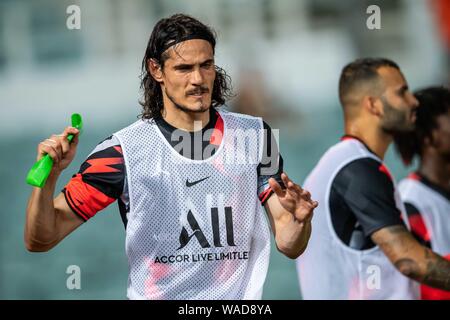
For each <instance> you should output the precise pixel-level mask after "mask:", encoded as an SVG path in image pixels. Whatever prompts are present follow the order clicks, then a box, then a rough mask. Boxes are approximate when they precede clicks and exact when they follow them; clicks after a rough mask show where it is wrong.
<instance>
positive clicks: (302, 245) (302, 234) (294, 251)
mask: <svg viewBox="0 0 450 320" xmlns="http://www.w3.org/2000/svg"><path fill="white" fill-rule="evenodd" d="M287 220H288V221H286V222H284V223H282V225H281V226H280V227H279V228H278V230H277V233H276V235H275V239H276V242H277V247H278V249H279V250H280V251H281V252H283V253H284V254H285V255H286V256H287V257H289V258H291V259H295V258H297V257H299V256H300V255H301V254H302V253H303V252H304V251H305V249H306V246H307V245H308V241H309V237H310V236H311V222H310V221H307V222H299V221H297V220H296V219H295V218H294V216H293V215H290V217H289V218H288V219H287Z"/></svg>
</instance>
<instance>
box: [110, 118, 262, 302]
mask: <svg viewBox="0 0 450 320" xmlns="http://www.w3.org/2000/svg"><path fill="white" fill-rule="evenodd" d="M220 115H221V117H222V118H223V121H224V135H223V139H222V142H221V145H220V146H219V148H218V149H217V151H216V153H215V154H214V155H213V156H212V157H210V158H208V159H206V160H201V161H199V160H191V159H188V158H185V157H183V156H181V155H180V154H179V153H178V152H177V151H176V150H174V148H173V147H172V146H171V145H170V144H169V142H168V141H167V140H166V139H165V137H164V136H163V134H162V133H161V132H160V131H159V128H158V126H157V125H156V124H155V123H154V122H153V121H137V122H136V123H135V124H133V125H131V126H129V127H127V128H125V129H123V130H121V131H119V132H118V133H116V136H117V137H118V139H119V140H120V143H121V146H122V150H123V154H124V158H125V166H126V169H127V177H128V181H127V183H128V187H129V193H130V212H129V214H128V217H127V218H128V224H127V230H126V251H127V256H128V261H129V268H130V274H129V284H128V297H129V298H130V299H260V298H261V295H262V289H263V284H264V280H265V277H266V274H267V268H268V263H269V254H270V230H269V226H268V223H267V220H266V217H265V212H264V211H263V208H262V206H261V204H260V202H259V199H258V197H257V166H258V163H259V162H260V160H261V157H262V143H263V130H262V129H263V125H262V120H261V119H260V118H254V117H250V116H245V115H238V114H234V113H230V112H225V111H220ZM236 136H238V138H237V137H236ZM242 136H245V137H246V138H245V139H244V141H242ZM239 139H240V140H239ZM199 147H200V148H201V145H200V146H199Z"/></svg>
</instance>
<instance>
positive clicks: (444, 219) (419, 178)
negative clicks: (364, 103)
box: [394, 87, 450, 300]
mask: <svg viewBox="0 0 450 320" xmlns="http://www.w3.org/2000/svg"><path fill="white" fill-rule="evenodd" d="M415 97H416V98H417V100H418V101H419V108H418V109H417V120H416V128H415V130H414V131H412V132H407V133H403V134H401V135H396V136H394V142H395V146H396V148H397V150H398V151H399V153H400V155H401V157H402V159H403V162H404V163H405V164H406V165H410V164H411V162H412V160H413V158H415V157H416V156H417V157H418V158H419V168H418V170H417V171H416V172H414V173H411V174H410V175H409V176H408V177H407V178H405V179H403V180H402V181H401V182H400V184H399V192H400V196H401V198H402V200H403V202H404V204H405V208H406V212H407V214H408V220H409V224H410V226H411V232H412V234H413V235H414V236H415V237H416V239H418V241H419V242H421V243H422V244H423V245H425V246H427V247H429V248H431V249H432V250H433V251H435V252H436V253H438V254H440V255H442V256H446V258H447V260H448V259H449V258H450V215H449V214H450V90H449V89H448V88H444V87H431V88H427V89H424V90H420V91H417V92H416V93H415ZM421 294H422V299H427V300H428V299H450V292H448V291H442V290H439V289H434V288H431V287H429V286H426V285H422V286H421Z"/></svg>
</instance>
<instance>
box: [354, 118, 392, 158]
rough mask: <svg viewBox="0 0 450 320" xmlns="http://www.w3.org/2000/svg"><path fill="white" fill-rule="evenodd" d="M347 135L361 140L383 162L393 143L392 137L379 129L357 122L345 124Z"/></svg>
mask: <svg viewBox="0 0 450 320" xmlns="http://www.w3.org/2000/svg"><path fill="white" fill-rule="evenodd" d="M345 134H346V135H350V136H353V137H356V138H358V139H360V140H361V141H362V142H364V143H365V144H366V146H367V147H368V148H369V149H370V150H371V151H372V152H373V153H375V154H376V155H377V156H378V157H379V158H380V159H381V160H383V159H384V155H385V154H386V151H387V149H388V147H389V144H390V143H391V142H392V136H390V135H388V134H386V133H384V132H383V131H382V130H380V129H379V128H376V127H374V126H367V125H365V124H364V123H361V122H356V121H355V122H350V121H348V122H346V123H345Z"/></svg>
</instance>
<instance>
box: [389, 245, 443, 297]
mask: <svg viewBox="0 0 450 320" xmlns="http://www.w3.org/2000/svg"><path fill="white" fill-rule="evenodd" d="M420 251H421V252H420V253H419V254H414V256H412V257H410V258H401V259H398V260H397V261H396V262H395V266H396V267H397V268H398V269H399V270H400V272H402V273H403V274H404V275H406V276H407V277H409V278H411V279H414V280H416V281H419V282H421V283H424V284H426V285H428V286H430V287H433V288H438V289H442V290H447V291H450V261H447V260H445V259H444V258H442V257H441V256H439V255H437V254H436V253H434V252H433V251H431V250H430V249H429V248H425V247H422V248H420Z"/></svg>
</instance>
